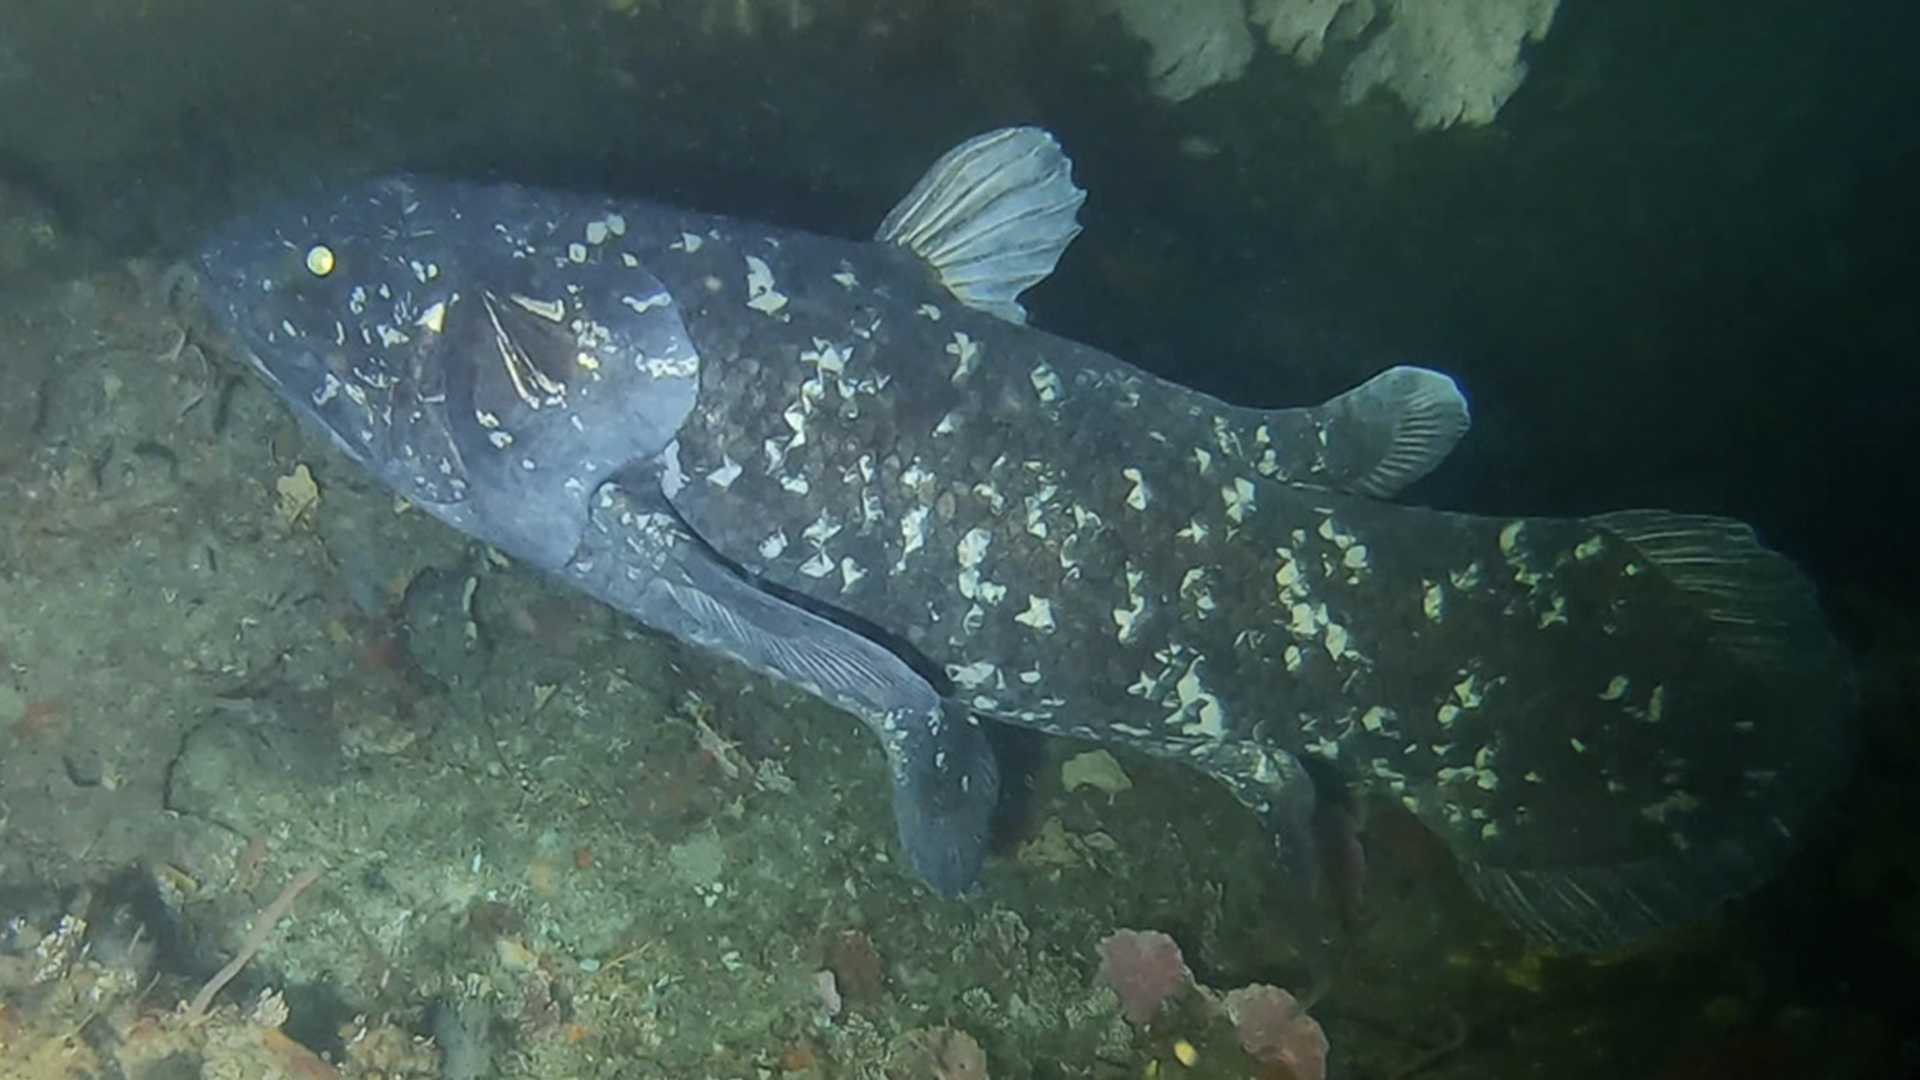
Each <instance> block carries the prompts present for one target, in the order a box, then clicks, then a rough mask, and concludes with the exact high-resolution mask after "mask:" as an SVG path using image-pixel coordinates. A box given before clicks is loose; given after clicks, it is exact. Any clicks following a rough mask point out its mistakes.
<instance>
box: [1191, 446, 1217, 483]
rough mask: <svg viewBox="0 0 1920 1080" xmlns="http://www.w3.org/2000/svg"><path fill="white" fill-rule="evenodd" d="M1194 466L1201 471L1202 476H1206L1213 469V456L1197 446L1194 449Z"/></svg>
mask: <svg viewBox="0 0 1920 1080" xmlns="http://www.w3.org/2000/svg"><path fill="white" fill-rule="evenodd" d="M1193 464H1194V466H1195V467H1196V468H1197V469H1199V470H1200V475H1201V476H1205V475H1207V473H1208V472H1210V471H1212V469H1213V455H1212V454H1209V453H1207V452H1206V451H1205V450H1204V449H1202V448H1200V447H1198V446H1196V447H1194V448H1193Z"/></svg>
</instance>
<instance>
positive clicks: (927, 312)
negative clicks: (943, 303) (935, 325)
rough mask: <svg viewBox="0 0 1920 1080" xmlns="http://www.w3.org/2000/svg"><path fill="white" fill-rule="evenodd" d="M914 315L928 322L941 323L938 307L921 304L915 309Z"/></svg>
mask: <svg viewBox="0 0 1920 1080" xmlns="http://www.w3.org/2000/svg"><path fill="white" fill-rule="evenodd" d="M914 314H916V315H919V316H920V317H921V318H923V319H926V320H927V321H928V322H939V321H940V309H939V308H937V307H934V306H933V305H932V304H921V305H920V306H919V307H917V308H915V309H914Z"/></svg>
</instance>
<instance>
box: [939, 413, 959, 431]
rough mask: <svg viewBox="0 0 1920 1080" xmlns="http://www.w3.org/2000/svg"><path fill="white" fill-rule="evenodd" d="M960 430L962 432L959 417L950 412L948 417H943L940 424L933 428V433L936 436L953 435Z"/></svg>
mask: <svg viewBox="0 0 1920 1080" xmlns="http://www.w3.org/2000/svg"><path fill="white" fill-rule="evenodd" d="M958 430H960V421H959V418H958V416H957V415H956V414H955V413H953V412H949V413H947V415H945V416H943V417H941V418H940V422H939V423H938V424H935V425H934V426H933V433H934V434H935V435H951V434H953V433H954V432H956V431H958Z"/></svg>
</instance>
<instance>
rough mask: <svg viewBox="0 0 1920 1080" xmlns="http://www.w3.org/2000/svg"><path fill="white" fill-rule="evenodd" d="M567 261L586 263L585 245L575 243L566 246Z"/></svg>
mask: <svg viewBox="0 0 1920 1080" xmlns="http://www.w3.org/2000/svg"><path fill="white" fill-rule="evenodd" d="M567 261H568V262H576V263H583V262H586V261H587V245H585V244H582V243H580V242H579V241H575V242H573V243H571V244H568V245H567Z"/></svg>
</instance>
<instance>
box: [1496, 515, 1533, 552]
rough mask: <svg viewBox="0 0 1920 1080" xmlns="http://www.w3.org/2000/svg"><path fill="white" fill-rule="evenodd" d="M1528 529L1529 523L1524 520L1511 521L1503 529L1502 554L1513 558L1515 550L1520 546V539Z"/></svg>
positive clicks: (1501, 538)
mask: <svg viewBox="0 0 1920 1080" xmlns="http://www.w3.org/2000/svg"><path fill="white" fill-rule="evenodd" d="M1526 531H1527V523H1526V522H1524V521H1514V522H1509V523H1508V524H1507V526H1506V527H1505V528H1503V529H1501V530H1500V554H1502V555H1505V556H1507V557H1508V558H1509V559H1511V558H1512V557H1513V555H1514V552H1515V551H1516V550H1517V549H1518V548H1519V547H1520V540H1521V538H1522V537H1523V536H1524V535H1525V534H1526Z"/></svg>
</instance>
